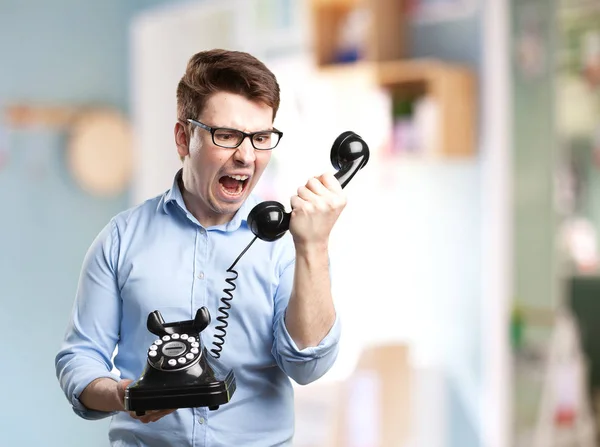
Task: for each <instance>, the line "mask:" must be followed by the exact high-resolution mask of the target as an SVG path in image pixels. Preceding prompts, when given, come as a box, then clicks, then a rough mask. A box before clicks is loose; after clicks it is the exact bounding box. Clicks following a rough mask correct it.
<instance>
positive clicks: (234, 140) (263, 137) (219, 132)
mask: <svg viewBox="0 0 600 447" xmlns="http://www.w3.org/2000/svg"><path fill="white" fill-rule="evenodd" d="M213 138H214V142H215V144H217V145H219V146H222V147H230V148H233V147H237V146H239V145H240V143H241V142H242V140H243V139H244V134H243V133H242V132H238V131H236V130H231V129H216V130H215V132H214V135H213ZM277 143H279V134H278V133H275V132H269V131H265V132H260V133H257V134H254V135H252V145H253V146H254V147H255V148H256V149H273V148H274V147H275V146H277Z"/></svg>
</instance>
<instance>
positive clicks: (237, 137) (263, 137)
mask: <svg viewBox="0 0 600 447" xmlns="http://www.w3.org/2000/svg"><path fill="white" fill-rule="evenodd" d="M187 122H188V123H191V124H193V125H194V126H198V127H200V128H202V129H204V130H208V131H209V132H210V134H211V136H212V141H213V143H214V144H215V145H217V146H220V147H225V148H228V149H235V148H236V147H238V146H239V145H240V144H242V141H244V138H246V137H248V138H250V141H251V142H252V146H253V147H254V149H258V150H261V151H265V150H271V149H273V148H275V146H277V145H278V144H279V141H280V140H281V137H283V132H280V131H279V130H277V129H273V130H261V131H259V132H252V133H246V132H242V131H241V130H237V129H229V128H227V127H210V126H207V125H206V124H203V123H201V122H200V121H196V120H193V119H189V118H188V120H187Z"/></svg>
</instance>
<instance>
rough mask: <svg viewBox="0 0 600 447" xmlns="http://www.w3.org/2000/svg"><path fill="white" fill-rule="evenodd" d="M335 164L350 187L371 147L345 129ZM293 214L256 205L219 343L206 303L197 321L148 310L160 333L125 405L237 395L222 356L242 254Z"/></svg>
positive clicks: (203, 402) (166, 405) (225, 303)
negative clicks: (207, 338)
mask: <svg viewBox="0 0 600 447" xmlns="http://www.w3.org/2000/svg"><path fill="white" fill-rule="evenodd" d="M330 159H331V164H332V165H333V167H334V168H335V169H337V170H338V171H337V172H336V173H335V177H336V178H337V179H338V181H339V182H340V183H341V185H342V188H344V187H345V186H346V185H347V184H348V182H349V181H350V180H351V179H352V177H354V175H355V174H356V173H357V172H358V171H359V170H360V169H362V168H363V167H364V166H365V165H366V164H367V162H368V160H369V147H368V146H367V144H366V143H365V142H364V141H363V139H362V138H361V137H360V136H358V135H357V134H355V133H354V132H350V131H347V132H344V133H342V134H341V135H340V136H338V137H337V138H336V140H335V141H334V143H333V146H332V148H331V154H330ZM290 216H291V213H287V212H285V209H284V207H283V205H282V204H280V203H278V202H274V201H266V202H262V203H259V204H258V205H256V206H255V207H254V208H253V209H252V211H250V214H248V227H249V228H250V230H251V231H252V233H253V234H254V235H255V237H254V239H253V240H252V241H251V242H250V244H249V245H248V246H247V247H246V248H245V249H244V250H243V251H242V252H241V253H240V255H239V256H238V257H237V259H236V260H235V261H234V262H233V264H232V265H231V266H230V267H229V268H228V269H227V272H228V273H231V274H233V277H231V278H229V279H227V280H226V282H227V283H228V284H229V285H230V287H229V288H226V289H224V290H223V292H224V294H225V295H226V296H223V297H222V298H221V302H222V306H221V307H219V314H220V316H219V317H218V318H217V321H219V322H220V324H219V325H218V326H217V327H216V328H215V330H216V331H217V332H218V334H217V335H215V339H216V340H215V341H214V342H213V344H214V346H215V348H214V349H211V352H208V350H207V349H206V345H205V344H204V343H203V342H202V338H201V335H200V333H201V332H202V331H203V330H204V329H206V327H207V326H208V325H209V323H210V314H209V312H208V309H207V308H206V307H201V308H200V309H198V310H197V312H196V316H195V318H194V319H193V320H186V321H177V322H173V323H165V322H164V320H163V318H162V315H161V314H160V312H159V311H158V310H155V311H154V312H151V313H150V314H149V315H148V320H147V322H146V326H147V328H148V330H149V331H150V332H151V333H153V334H154V335H156V336H157V337H158V338H157V339H156V340H155V341H154V342H153V343H152V345H150V347H149V348H148V352H147V357H148V359H147V362H146V367H145V368H144V371H143V373H142V375H141V376H140V377H139V378H138V379H137V380H136V381H134V382H132V383H131V384H130V385H129V386H128V387H127V389H126V390H125V402H124V404H125V409H126V410H127V411H134V412H135V413H136V414H137V415H138V416H141V415H143V414H145V413H146V411H149V410H163V409H173V408H193V407H208V408H209V409H210V410H216V409H218V408H219V406H220V405H222V404H226V403H227V402H229V401H230V400H231V397H232V396H233V393H234V392H235V388H236V382H235V375H234V372H233V370H231V369H230V368H227V367H226V366H224V365H223V364H222V363H221V361H220V360H219V357H220V352H221V350H222V348H223V344H224V343H225V335H226V328H227V318H228V317H229V313H228V310H229V309H230V308H231V304H230V301H231V300H232V299H233V291H234V290H235V279H236V278H237V276H238V274H237V272H236V271H235V270H234V267H235V265H236V264H237V262H238V261H239V260H240V258H241V257H242V256H243V255H244V253H246V251H248V249H249V248H250V246H251V245H252V244H253V243H254V241H255V240H256V239H257V238H258V239H261V240H263V241H267V242H272V241H275V240H277V239H279V238H281V237H282V236H283V235H284V234H285V232H286V231H287V230H288V229H289V224H290Z"/></svg>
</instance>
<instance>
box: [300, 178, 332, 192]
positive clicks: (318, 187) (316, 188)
mask: <svg viewBox="0 0 600 447" xmlns="http://www.w3.org/2000/svg"><path fill="white" fill-rule="evenodd" d="M321 177H323V176H320V177H313V178H311V179H309V180H308V181H307V182H306V188H307V189H308V190H310V191H312V192H313V193H315V194H316V195H318V196H322V195H325V194H327V193H328V192H329V189H328V188H327V187H326V186H325V185H324V184H323V183H322V182H321Z"/></svg>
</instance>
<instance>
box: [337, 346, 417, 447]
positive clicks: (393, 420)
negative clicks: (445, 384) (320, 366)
mask: <svg viewBox="0 0 600 447" xmlns="http://www.w3.org/2000/svg"><path fill="white" fill-rule="evenodd" d="M411 399H412V398H411V367H410V363H409V349H408V347H407V346H405V345H402V344H387V345H379V346H373V347H370V348H367V349H366V350H365V351H364V352H363V354H362V355H361V357H360V359H359V362H358V365H357V367H356V370H355V371H354V372H353V374H352V375H351V376H350V377H349V378H348V380H347V381H346V382H345V383H343V384H342V385H341V389H340V396H339V399H338V407H337V408H336V422H335V429H334V438H335V439H334V441H333V442H332V446H335V447H365V446H368V447H402V446H404V445H407V443H408V442H409V437H410V434H411V433H410V431H411V425H412V424H411V422H412V415H411V413H412V412H411V402H412V401H411Z"/></svg>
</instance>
